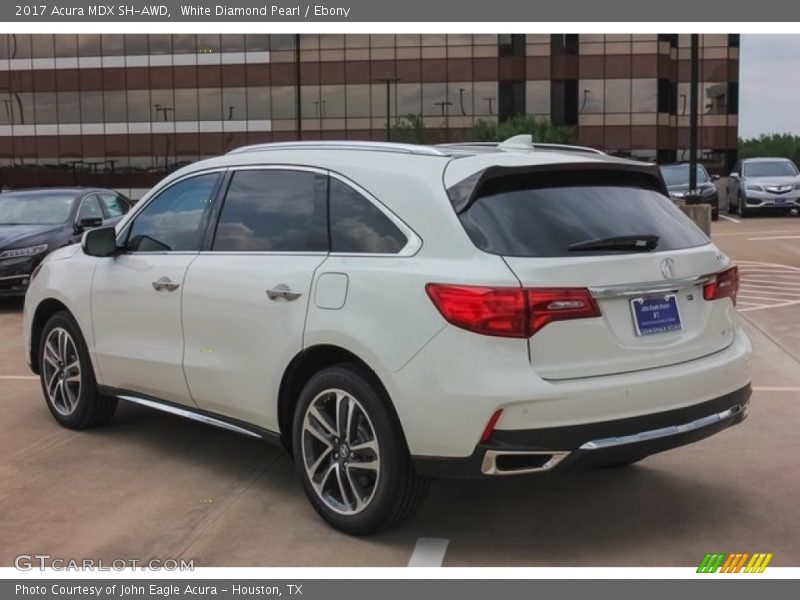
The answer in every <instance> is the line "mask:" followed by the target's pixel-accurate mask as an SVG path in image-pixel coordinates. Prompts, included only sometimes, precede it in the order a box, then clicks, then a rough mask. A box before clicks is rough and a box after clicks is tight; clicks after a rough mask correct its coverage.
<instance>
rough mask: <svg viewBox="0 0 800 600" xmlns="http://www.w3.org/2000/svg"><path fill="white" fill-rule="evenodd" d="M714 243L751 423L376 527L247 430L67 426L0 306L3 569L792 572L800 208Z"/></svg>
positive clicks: (13, 305) (168, 422) (445, 500)
mask: <svg viewBox="0 0 800 600" xmlns="http://www.w3.org/2000/svg"><path fill="white" fill-rule="evenodd" d="M713 237H714V239H715V241H716V242H717V243H718V244H719V245H720V247H721V248H722V249H723V250H724V251H725V252H726V253H728V254H729V255H730V256H731V257H733V258H734V259H735V260H737V261H738V262H739V264H740V266H741V268H742V280H743V285H742V296H741V304H740V308H741V310H742V312H741V314H742V317H743V321H744V323H745V326H746V327H747V329H748V331H749V332H750V334H751V336H752V340H753V343H754V346H755V349H756V354H755V358H754V382H753V383H754V386H755V392H754V395H753V400H752V410H751V414H750V417H749V418H748V419H747V420H746V421H745V422H744V423H743V424H742V425H741V426H739V427H735V428H733V429H730V430H727V431H725V432H723V433H721V434H719V435H716V436H713V437H711V438H709V439H707V440H704V441H702V442H700V443H697V444H693V445H690V446H687V447H683V448H678V449H675V450H672V451H670V452H667V453H664V454H660V455H656V456H653V457H650V458H648V459H646V460H644V461H643V462H641V463H639V464H637V465H634V466H632V467H628V468H621V469H595V470H580V471H577V470H576V471H569V472H564V473H554V474H551V475H546V476H541V477H529V478H511V477H509V478H503V479H499V480H497V481H435V482H434V483H433V484H432V486H431V489H430V493H429V495H428V499H427V501H426V503H425V504H424V505H423V507H422V509H421V510H420V511H419V513H418V514H417V515H416V516H415V517H413V518H412V519H411V520H409V521H408V522H406V523H405V524H404V525H402V526H401V527H399V528H397V529H395V530H394V531H391V532H388V533H385V534H380V535H376V536H371V537H366V538H352V537H348V536H345V535H343V534H340V533H337V532H335V531H334V530H332V529H331V528H329V527H327V526H326V525H325V524H324V523H323V522H322V521H321V520H320V519H319V518H318V517H317V515H316V514H315V513H314V511H313V510H312V508H311V507H310V505H309V504H308V503H307V501H306V500H305V497H304V496H303V492H302V489H301V486H300V483H299V481H298V480H297V479H296V477H295V475H294V472H293V467H292V465H291V462H290V461H289V459H288V458H287V457H286V456H285V454H284V453H283V452H282V451H281V450H279V449H277V448H275V447H272V446H267V445H264V444H263V443H261V442H258V441H255V440H252V439H250V438H247V437H244V436H237V435H236V434H233V433H230V432H227V431H222V430H217V429H214V428H212V427H208V426H205V425H202V424H199V423H195V422H191V421H184V420H180V419H178V418H176V417H172V416H169V415H165V414H162V413H158V412H155V411H151V410H148V409H145V408H141V407H136V406H130V405H125V404H121V405H120V409H119V411H118V412H117V416H116V417H115V419H114V420H113V421H112V423H111V424H110V425H109V426H106V427H104V428H102V429H97V430H93V431H86V432H72V431H68V430H66V429H62V428H60V427H59V426H58V425H56V423H55V421H54V420H53V419H52V417H51V416H50V414H49V412H48V410H47V408H46V406H45V404H44V400H43V398H42V394H41V389H40V387H39V382H38V380H36V379H34V378H33V377H32V374H31V373H30V372H29V371H28V368H27V365H26V364H25V360H24V357H23V342H22V334H21V312H22V304H21V302H18V301H8V300H6V301H0V515H2V518H0V540H2V543H0V565H2V566H12V565H13V562H14V557H15V556H16V555H18V554H34V553H40V554H41V553H44V554H50V555H51V556H53V557H61V558H65V559H83V558H94V559H103V560H104V561H111V560H113V559H119V558H125V559H140V560H142V559H151V558H161V559H166V558H174V559H180V558H183V559H187V560H188V559H193V560H194V562H195V566H405V565H406V564H407V563H408V561H409V558H410V557H411V555H412V552H413V550H414V548H415V544H416V543H417V541H418V539H420V538H440V539H445V540H448V541H449V544H448V545H447V553H446V555H445V556H444V559H443V560H444V566H629V565H630V566H693V565H697V564H698V563H699V562H700V560H701V559H702V558H703V556H704V554H705V553H706V552H748V553H752V552H771V553H773V554H774V558H773V560H772V563H771V565H773V566H798V565H800V503H798V501H797V500H798V498H800V468H798V466H797V457H798V456H800V436H798V427H800V368H798V367H800V319H799V318H798V317H799V316H800V218H792V217H787V218H776V217H762V218H750V219H745V220H738V219H736V220H726V219H722V220H720V221H719V222H717V223H714V227H713ZM795 269H796V271H795ZM795 299H796V301H797V302H796V303H795Z"/></svg>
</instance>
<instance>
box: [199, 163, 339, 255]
mask: <svg viewBox="0 0 800 600" xmlns="http://www.w3.org/2000/svg"><path fill="white" fill-rule="evenodd" d="M325 184H326V182H325V178H324V177H322V176H320V175H317V174H315V173H308V172H305V171H281V170H272V169H265V170H242V171H237V172H236V173H235V174H234V175H233V178H232V180H231V184H230V187H229V188H228V193H227V194H226V196H225V203H224V205H223V206H222V213H221V214H220V217H219V224H218V225H217V232H216V235H215V237H214V250H217V251H228V252H242V251H250V252H309V251H325V250H326V249H327V245H328V244H327V231H326V229H327V219H326V215H325V187H326V185H325Z"/></svg>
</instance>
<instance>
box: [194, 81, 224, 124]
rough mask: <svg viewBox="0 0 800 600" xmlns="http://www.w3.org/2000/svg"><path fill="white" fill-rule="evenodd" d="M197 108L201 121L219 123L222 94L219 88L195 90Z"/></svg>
mask: <svg viewBox="0 0 800 600" xmlns="http://www.w3.org/2000/svg"><path fill="white" fill-rule="evenodd" d="M197 106H198V110H199V115H200V120H201V121H220V120H221V119H222V94H221V93H220V90H219V88H200V89H199V90H197ZM226 112H227V108H226Z"/></svg>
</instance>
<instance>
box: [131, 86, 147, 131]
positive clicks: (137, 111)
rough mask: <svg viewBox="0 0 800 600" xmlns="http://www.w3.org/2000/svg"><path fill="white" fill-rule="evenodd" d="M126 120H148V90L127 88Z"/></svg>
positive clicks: (136, 121)
mask: <svg viewBox="0 0 800 600" xmlns="http://www.w3.org/2000/svg"><path fill="white" fill-rule="evenodd" d="M128 120H129V121H132V122H135V123H141V122H148V121H150V90H128Z"/></svg>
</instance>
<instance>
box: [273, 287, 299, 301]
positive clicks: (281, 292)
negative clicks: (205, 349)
mask: <svg viewBox="0 0 800 600" xmlns="http://www.w3.org/2000/svg"><path fill="white" fill-rule="evenodd" d="M300 296H302V294H301V293H300V292H295V291H293V290H291V289H290V288H289V286H288V285H286V284H285V283H281V284H278V285H276V286H275V287H274V288H272V289H271V290H267V298H269V299H270V300H287V301H289V302H291V301H292V300H297V299H298V298H299V297H300Z"/></svg>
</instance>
